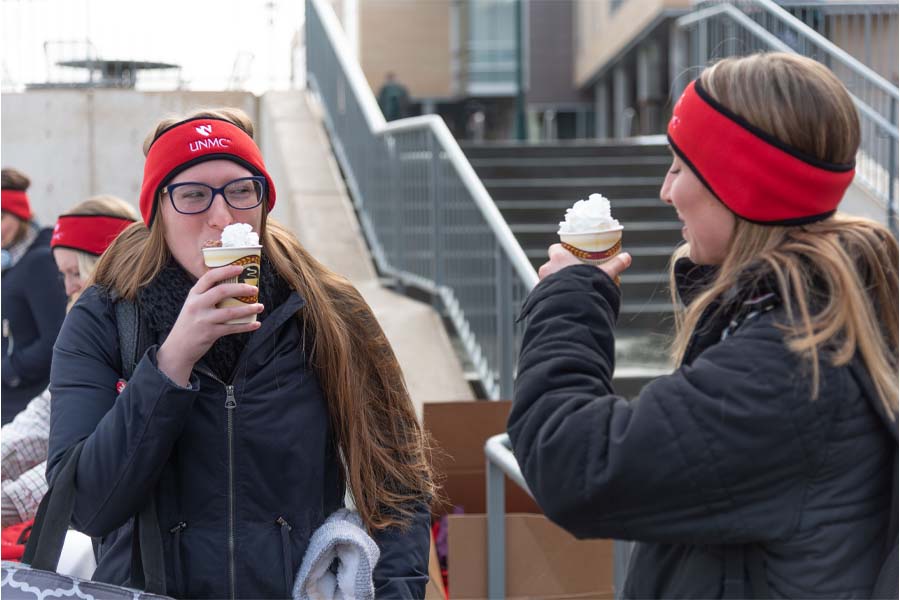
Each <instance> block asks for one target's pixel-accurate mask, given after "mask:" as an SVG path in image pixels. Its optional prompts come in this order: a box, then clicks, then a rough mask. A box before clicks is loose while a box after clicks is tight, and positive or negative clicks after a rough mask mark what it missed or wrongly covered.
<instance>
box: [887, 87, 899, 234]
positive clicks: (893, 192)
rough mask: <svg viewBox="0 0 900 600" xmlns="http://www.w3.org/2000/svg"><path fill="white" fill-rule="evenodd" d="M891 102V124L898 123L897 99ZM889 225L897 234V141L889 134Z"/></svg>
mask: <svg viewBox="0 0 900 600" xmlns="http://www.w3.org/2000/svg"><path fill="white" fill-rule="evenodd" d="M889 101H890V103H891V124H892V125H894V127H896V126H897V125H896V124H897V101H896V100H889ZM887 143H888V201H887V209H888V227H890V229H891V231H893V232H894V235H897V143H896V142H895V141H894V139H893V138H891V137H890V136H888V138H887Z"/></svg>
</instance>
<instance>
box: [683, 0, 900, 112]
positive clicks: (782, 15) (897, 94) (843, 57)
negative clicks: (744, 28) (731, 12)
mask: <svg viewBox="0 0 900 600" xmlns="http://www.w3.org/2000/svg"><path fill="white" fill-rule="evenodd" d="M721 1H726V2H727V1H728V0H700V1H699V2H697V4H706V3H711V2H721ZM742 1H743V2H746V3H748V4H755V5H756V6H758V7H759V8H761V9H763V10H764V11H766V12H767V13H769V14H770V15H772V16H773V17H775V18H776V19H778V20H779V21H781V22H782V23H783V24H784V25H786V26H788V27H791V28H792V29H794V30H796V31H798V32H799V33H801V34H802V35H803V36H804V37H805V38H806V39H807V40H810V41H812V42H813V43H815V44H816V45H817V46H819V47H820V48H821V49H822V50H824V51H825V52H826V53H828V54H830V55H831V56H832V57H834V58H836V59H838V60H839V61H841V62H843V63H844V64H845V65H846V66H848V67H850V68H852V69H853V70H854V71H856V72H858V73H859V74H860V75H862V76H863V77H865V78H866V80H867V81H868V82H869V83H871V84H872V85H874V86H876V87H878V88H880V89H881V91H883V92H885V93H886V94H888V95H890V96H891V97H892V98H894V99H898V98H900V90H898V89H897V88H896V87H895V86H893V85H891V83H890V82H889V81H887V80H886V79H885V78H884V77H882V76H881V75H879V74H878V73H876V72H875V71H873V70H872V69H870V68H869V67H868V66H866V65H865V64H863V63H862V62H860V61H859V60H857V59H856V58H854V57H853V56H851V55H850V54H849V53H848V52H847V51H845V50H844V49H842V48H841V47H839V46H838V45H836V44H835V43H834V42H832V41H831V40H829V39H827V38H825V37H823V36H822V35H820V34H819V32H817V31H816V30H815V29H813V28H812V27H810V26H809V25H807V24H806V23H804V22H803V21H801V20H799V19H797V18H796V17H795V16H794V15H792V14H791V13H789V12H788V11H787V10H785V9H784V7H782V6H779V5H778V4H777V3H775V2H774V1H773V0H742Z"/></svg>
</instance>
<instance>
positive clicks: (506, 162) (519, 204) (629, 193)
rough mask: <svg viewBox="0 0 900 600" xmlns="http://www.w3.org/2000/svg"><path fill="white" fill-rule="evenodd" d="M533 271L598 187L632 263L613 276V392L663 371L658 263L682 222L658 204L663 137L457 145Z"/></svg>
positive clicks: (668, 324)
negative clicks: (617, 307)
mask: <svg viewBox="0 0 900 600" xmlns="http://www.w3.org/2000/svg"><path fill="white" fill-rule="evenodd" d="M463 150H464V151H465V153H466V156H467V157H468V158H469V160H470V161H471V163H472V166H473V167H474V168H475V171H476V172H477V173H478V175H479V176H480V177H481V179H482V181H483V182H484V185H485V187H486V188H487V190H488V192H489V193H490V194H491V197H492V198H493V199H494V201H495V202H496V203H497V207H498V208H499V209H500V212H501V213H502V214H503V216H504V217H505V218H506V221H507V222H508V223H509V225H510V228H511V229H512V231H513V233H514V234H515V235H516V238H517V239H518V240H519V242H520V243H521V244H522V247H523V248H524V249H525V252H526V254H527V255H528V257H529V258H530V259H531V262H532V264H533V265H534V266H535V268H538V267H539V266H540V265H541V264H543V263H544V262H545V261H546V260H547V247H548V246H550V245H551V244H553V243H556V242H558V241H559V238H558V236H557V235H556V230H557V228H558V223H559V221H561V220H562V219H563V216H564V214H565V211H566V208H568V207H570V206H571V205H572V204H573V203H574V202H575V201H576V200H578V199H580V198H587V197H588V195H589V194H592V193H595V192H599V193H602V194H603V195H605V196H606V197H607V198H609V199H610V200H611V202H612V207H613V215H614V216H615V217H616V218H617V219H618V220H619V221H620V222H621V223H622V224H623V225H624V226H625V234H624V239H623V246H624V248H625V249H627V250H628V252H630V253H631V254H632V256H633V257H634V263H633V265H632V267H631V268H630V269H629V270H628V272H627V273H626V274H624V275H623V276H622V294H623V304H622V310H621V312H620V315H619V322H618V336H617V368H616V377H617V380H618V383H617V390H618V391H619V393H622V394H623V395H632V394H634V393H637V391H638V390H639V389H640V386H641V385H642V384H643V383H645V382H646V381H647V379H648V378H650V377H653V376H656V375H659V374H661V373H664V372H667V371H668V366H667V358H666V354H665V349H666V346H667V340H668V336H669V334H671V331H672V324H673V318H672V310H671V300H670V299H669V292H668V275H667V270H666V266H667V264H668V260H669V256H670V255H671V253H672V250H673V248H675V246H676V245H677V244H678V243H679V242H680V241H681V223H680V222H679V221H678V220H677V218H676V217H675V212H674V210H673V209H672V208H671V207H669V206H666V205H665V204H663V203H662V202H661V201H660V200H659V189H660V186H661V185H662V182H663V179H664V178H665V174H666V170H667V168H668V166H669V164H670V162H671V156H670V154H669V152H668V150H667V149H666V146H665V138H663V137H661V136H658V137H654V138H651V139H649V140H648V139H643V140H641V143H616V144H611V143H610V144H603V143H596V144H594V143H592V144H584V143H578V144H571V143H569V144H562V143H557V144H540V145H519V144H515V143H491V144H477V145H466V146H463Z"/></svg>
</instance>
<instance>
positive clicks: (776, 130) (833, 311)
mask: <svg viewBox="0 0 900 600" xmlns="http://www.w3.org/2000/svg"><path fill="white" fill-rule="evenodd" d="M700 79H701V82H702V84H703V87H704V88H705V89H706V90H708V91H709V93H710V95H711V96H712V97H713V98H715V99H716V100H717V101H718V102H720V103H721V104H722V105H724V106H726V107H727V108H729V109H730V110H731V111H732V112H734V113H736V114H737V115H739V116H741V117H743V118H744V119H746V120H747V121H748V122H749V123H751V124H752V125H755V126H756V127H758V128H760V129H762V130H763V131H765V132H766V133H768V134H770V135H773V136H775V137H776V138H778V139H779V140H780V141H782V142H784V143H786V144H788V145H790V146H792V147H794V148H796V149H797V150H800V151H801V152H804V153H806V154H808V155H810V156H813V157H815V158H818V159H820V160H822V161H826V162H831V163H849V162H852V161H853V160H854V159H855V157H856V151H857V149H858V147H859V140H860V132H859V119H858V116H857V113H856V108H855V106H854V105H853V101H852V99H851V98H850V96H849V94H848V93H847V91H846V89H845V88H844V86H843V85H842V84H841V83H840V81H839V80H838V79H837V78H836V77H835V76H834V75H833V74H832V73H831V71H829V70H828V69H827V68H826V67H824V66H823V65H821V64H819V63H818V62H816V61H814V60H812V59H808V58H805V57H801V56H797V55H792V54H784V53H766V54H756V55H752V56H748V57H743V58H728V59H724V60H722V61H720V62H718V63H716V64H715V65H713V66H711V67H710V68H708V69H706V70H705V71H704V72H703V73H702V74H701V75H700ZM689 251H690V249H689V247H688V246H687V245H685V246H682V247H680V248H679V249H678V250H676V252H675V254H674V255H673V260H672V263H671V265H672V267H674V264H675V262H676V260H677V259H678V258H680V257H682V256H686V255H687V254H688V253H689ZM897 253H898V247H897V241H896V239H895V238H894V237H893V235H891V233H890V231H889V230H888V229H887V228H885V227H884V226H882V225H880V224H878V223H875V222H874V221H870V220H868V219H862V218H857V217H851V216H848V215H843V214H840V213H837V214H835V215H834V216H832V217H830V218H828V219H825V220H823V221H820V222H817V223H812V224H808V225H799V226H786V227H781V226H770V225H757V224H754V223H750V222H749V221H745V220H743V219H740V218H738V219H736V225H735V231H734V234H733V236H732V239H731V241H730V244H729V248H728V251H727V255H726V258H725V260H724V262H723V264H722V265H721V266H720V268H719V269H718V272H717V275H716V277H715V279H714V280H713V281H712V283H711V284H710V285H709V286H708V287H707V288H706V289H705V290H704V291H703V293H701V294H700V295H698V296H697V297H696V298H695V299H694V300H693V301H692V302H691V303H690V304H689V305H688V306H686V307H682V306H680V303H679V302H678V298H677V295H676V294H677V292H676V288H675V278H674V269H672V270H671V272H670V289H671V291H672V296H673V303H674V304H675V307H676V311H675V313H676V320H675V323H676V334H675V340H674V343H673V347H672V356H673V359H674V360H675V361H677V362H680V361H681V359H682V357H683V356H684V353H685V351H686V350H687V346H688V343H689V341H690V337H691V333H692V332H693V330H694V329H695V328H696V327H697V324H698V322H699V320H700V318H701V316H702V314H703V313H704V311H705V310H706V309H707V307H709V306H710V304H712V303H713V302H714V301H715V300H717V299H718V298H721V297H722V296H723V295H724V294H725V293H726V291H728V290H729V289H730V288H732V287H733V286H735V285H737V283H738V281H739V280H741V281H742V282H745V281H746V279H747V277H748V275H750V276H751V277H759V278H763V277H774V281H775V282H776V285H777V288H778V291H779V293H780V295H781V297H782V298H784V299H785V303H784V304H785V308H786V312H787V324H786V325H784V327H785V334H786V340H787V343H788V345H789V347H790V348H791V350H792V351H794V352H796V353H798V354H799V355H801V356H803V357H805V358H806V359H808V362H809V364H810V366H811V376H812V397H813V398H815V397H817V395H818V391H819V371H820V360H822V359H823V358H825V359H827V360H828V362H829V364H831V365H834V366H842V365H846V364H848V363H849V362H850V361H851V360H852V359H853V358H854V357H855V356H856V355H857V354H858V355H859V356H860V358H861V359H862V361H863V364H864V365H865V367H866V369H867V370H868V372H869V375H870V376H871V378H872V381H873V383H874V385H875V389H876V390H877V392H878V396H879V399H880V400H881V402H882V403H883V404H884V405H885V406H886V407H888V408H889V409H890V412H891V413H892V414H894V415H896V414H897V396H898V389H897V373H898V371H897V345H898V308H897V300H898V295H897V294H898V288H897V269H898V254H897Z"/></svg>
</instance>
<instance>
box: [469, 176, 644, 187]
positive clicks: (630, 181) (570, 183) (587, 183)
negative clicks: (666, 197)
mask: <svg viewBox="0 0 900 600" xmlns="http://www.w3.org/2000/svg"><path fill="white" fill-rule="evenodd" d="M482 182H483V183H484V187H486V188H489V189H502V188H511V187H531V188H537V187H551V186H552V187H564V188H582V187H596V188H604V187H612V186H646V185H656V184H659V183H662V182H661V181H660V179H659V178H658V177H652V176H651V177H647V176H635V177H616V176H610V177H566V178H562V179H557V178H555V177H549V178H530V177H529V178H525V179H505V178H503V179H483V180H482Z"/></svg>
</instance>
